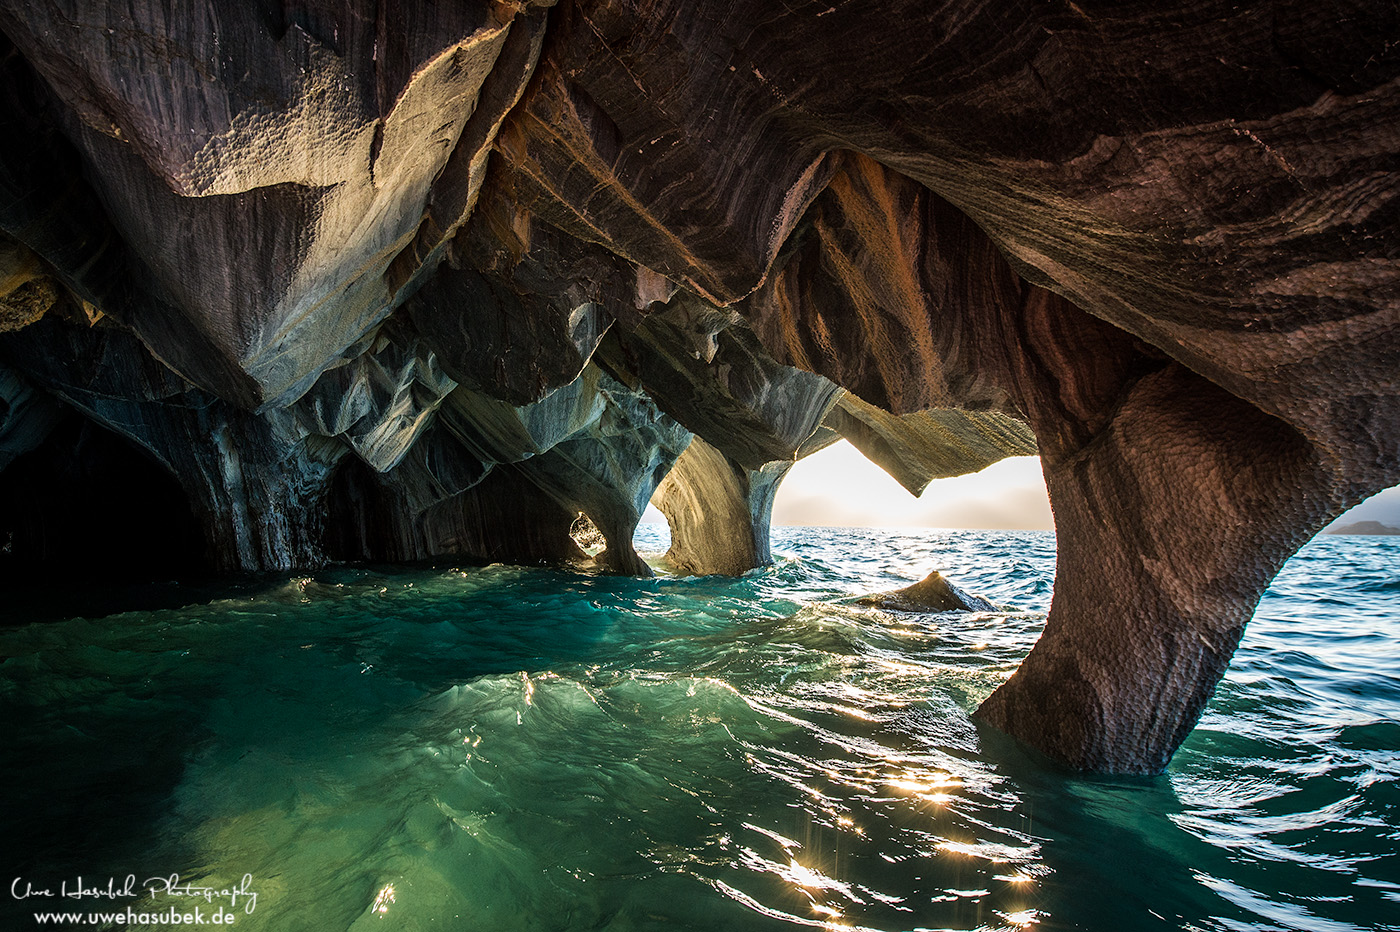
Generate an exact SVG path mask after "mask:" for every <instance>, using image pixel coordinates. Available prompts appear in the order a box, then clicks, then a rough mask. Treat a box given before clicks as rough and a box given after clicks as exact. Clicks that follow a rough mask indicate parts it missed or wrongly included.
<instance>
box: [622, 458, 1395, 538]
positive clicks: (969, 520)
mask: <svg viewBox="0 0 1400 932" xmlns="http://www.w3.org/2000/svg"><path fill="white" fill-rule="evenodd" d="M642 520H643V521H645V522H662V523H664V522H665V520H666V519H665V517H664V516H662V514H661V513H660V512H659V511H657V510H656V508H655V507H654V506H650V505H648V506H647V513H646V515H644V516H643V518H642ZM1366 520H1370V521H1380V522H1381V523H1383V524H1389V525H1391V526H1392V527H1400V487H1396V488H1393V489H1387V490H1386V491H1384V492H1381V493H1380V494H1379V495H1376V496H1375V497H1373V498H1371V499H1370V500H1368V501H1366V502H1364V503H1363V504H1361V505H1358V506H1357V507H1355V508H1353V509H1352V510H1351V511H1349V512H1347V513H1346V514H1344V515H1342V516H1341V517H1340V518H1338V519H1337V520H1336V522H1334V524H1337V525H1345V524H1351V523H1353V522H1356V521H1366ZM773 523H774V524H791V525H799V526H818V527H820V526H835V527H937V528H979V529H993V530H1010V529H1019V528H1024V529H1027V530H1051V529H1053V528H1054V526H1055V525H1054V521H1053V520H1052V519H1051V516H1050V501H1049V498H1048V497H1047V496H1046V494H1045V480H1044V478H1043V477H1042V476H1041V473H1040V458H1039V457H1035V456H1017V457H1012V458H1010V459H1005V460H1002V461H1001V462H1000V463H993V464H992V465H991V466H988V467H987V468H986V469H984V470H982V471H981V472H979V473H975V474H973V475H970V476H958V477H957V478H956V479H935V480H934V481H933V482H931V483H930V484H929V487H928V488H927V489H925V490H924V494H923V495H922V496H921V497H919V498H915V497H914V496H912V495H910V494H909V493H908V492H907V491H905V490H904V488H903V487H902V486H901V485H900V484H899V483H897V482H895V481H894V480H893V479H891V478H890V477H889V476H888V475H886V473H885V471H884V470H882V469H880V467H878V466H876V465H875V464H874V463H872V462H870V461H869V460H867V459H866V458H865V457H864V456H863V455H861V454H860V452H858V451H857V450H856V449H855V448H854V447H852V446H851V445H850V444H849V443H847V442H846V441H845V440H842V441H840V442H839V443H835V444H833V445H831V446H829V447H827V448H826V449H825V450H822V451H821V452H819V453H814V454H812V455H811V456H809V457H807V458H806V459H803V460H800V461H798V463H797V465H795V466H793V467H792V469H791V470H789V472H788V474H787V478H786V479H784V480H783V484H782V485H781V486H779V488H778V498H777V501H776V502H775V503H774V505H773Z"/></svg>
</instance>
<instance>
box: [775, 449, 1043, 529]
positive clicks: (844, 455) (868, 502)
mask: <svg viewBox="0 0 1400 932" xmlns="http://www.w3.org/2000/svg"><path fill="white" fill-rule="evenodd" d="M773 523H774V524H796V525H816V526H823V525H826V526H851V527H944V528H988V529H1010V528H1029V529H1036V530H1049V529H1051V528H1053V527H1054V522H1053V521H1052V520H1051V517H1050V502H1049V499H1048V498H1046V495H1045V480H1044V479H1043V478H1042V477H1041V474H1040V460H1039V458H1037V457H1034V456H1017V457H1012V458H1011V459H1005V460H1002V461H1001V462H1000V463H993V464H992V465H991V466H988V467H987V468H986V469H984V470H982V471H981V472H979V473H975V474H973V475H970V476H958V477H957V478H955V479H935V480H934V481H933V482H931V483H929V487H928V488H927V489H925V490H924V494H923V495H922V496H920V497H919V498H915V497H914V496H912V495H910V494H909V493H908V492H907V491H905V489H904V487H903V486H901V485H900V484H899V483H898V482H895V481H894V480H893V479H891V478H890V477H889V476H888V475H886V473H885V471H884V470H882V469H881V468H880V467H878V466H876V465H875V464H874V463H872V462H870V461H869V460H868V459H866V458H865V457H864V456H863V455H862V454H861V453H860V452H859V451H857V450H856V448H855V447H853V446H851V445H850V444H849V443H847V442H846V441H845V440H842V441H840V442H838V443H835V444H832V445H831V446H829V447H827V448H826V449H825V450H822V451H821V452H819V453H814V454H812V455H811V456H809V457H807V458H806V459H803V460H799V461H798V463H797V465H795V466H793V467H792V469H791V470H790V471H789V472H788V474H787V478H786V479H784V480H783V484H782V485H781V486H779V488H778V498H777V501H776V502H775V503H774V505H773Z"/></svg>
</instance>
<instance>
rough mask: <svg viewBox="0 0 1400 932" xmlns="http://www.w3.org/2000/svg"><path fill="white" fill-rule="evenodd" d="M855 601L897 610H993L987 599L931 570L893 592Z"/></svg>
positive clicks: (994, 607) (993, 606) (993, 607)
mask: <svg viewBox="0 0 1400 932" xmlns="http://www.w3.org/2000/svg"><path fill="white" fill-rule="evenodd" d="M856 604H857V605H874V606H876V607H878V608H887V609H891V610H893V611H897V612H995V611H997V610H998V609H997V607H996V606H995V605H993V604H992V603H991V602H988V601H987V600H986V599H984V598H982V597H981V596H978V595H973V594H972V593H970V592H964V591H962V590H961V589H959V588H958V587H957V586H955V585H953V584H952V583H950V582H948V580H946V579H944V578H943V574H942V573H940V572H938V570H934V571H933V572H932V573H929V574H928V575H927V576H925V577H924V578H923V579H921V580H919V581H918V582H916V583H914V585H912V586H905V587H904V588H903V589H895V590H894V591H893V592H877V593H875V594H874V595H867V596H865V597H863V598H860V599H857V600H856Z"/></svg>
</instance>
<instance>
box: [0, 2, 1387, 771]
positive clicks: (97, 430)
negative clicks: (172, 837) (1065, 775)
mask: <svg viewBox="0 0 1400 932" xmlns="http://www.w3.org/2000/svg"><path fill="white" fill-rule="evenodd" d="M1398 29H1400V23H1397V22H1396V13H1395V11H1394V10H1393V9H1391V8H1382V6H1381V5H1377V7H1376V8H1375V9H1372V10H1358V11H1353V12H1352V13H1349V14H1347V15H1345V16H1343V15H1341V14H1339V13H1335V12H1331V11H1329V10H1327V9H1325V8H1318V7H1316V6H1315V5H1308V4H1303V3H1276V4H1270V5H1268V6H1267V7H1261V8H1259V9H1257V10H1256V9H1242V8H1239V7H1237V6H1235V5H1231V4H1222V3H1206V4H1194V5H1182V6H1180V7H1171V8H1163V7H1161V6H1160V4H1129V5H1127V6H1123V5H1117V6H1115V7H1114V8H1113V9H1112V10H1111V11H1109V10H1104V11H1098V10H1095V9H1093V8H1092V7H1091V8H1081V7H1079V6H1075V5H1073V4H1070V5H1068V6H1066V7H1064V8H1063V9H1061V8H1059V7H1044V6H1040V7H1034V8H1031V7H1026V8H1016V9H1014V10H1009V9H1007V8H1006V7H1005V5H1004V4H990V3H989V4H982V5H973V6H968V5H966V4H962V5H938V4H933V5H929V4H926V3H911V2H889V3H882V4H879V5H878V6H877V7H875V8H871V7H870V5H848V6H841V5H839V4H838V5H836V6H831V5H829V4H805V5H804V4H797V5H787V6H784V7H782V8H781V10H771V9H768V8H767V7H766V6H764V5H762V4H759V5H753V6H752V7H744V8H731V6H730V5H725V6H723V7H719V6H717V5H715V4H713V3H708V2H687V3H665V2H663V3H660V4H647V5H645V6H644V7H643V6H638V5H636V4H632V3H628V2H608V0H600V2H593V0H578V2H573V0H563V2H559V3H557V4H554V3H537V2H517V3H489V4H488V3H458V4H448V5H440V4H431V3H407V4H402V5H395V4H390V5H388V6H387V7H386V6H385V5H383V4H377V5H369V4H357V3H353V2H352V3H350V4H348V5H346V4H339V5H333V6H325V7H322V6H321V5H319V4H311V5H305V4H297V5H287V6H283V5H280V4H273V5H271V6H269V5H267V4H262V5H254V6H246V7H243V6H238V5H232V6H230V5H226V4H219V3H212V2H211V3H207V4H206V3H196V4H193V5H185V6H182V7H181V8H180V10H178V11H176V12H175V13H173V14H172V13H171V12H170V11H169V10H168V9H166V7H165V6H164V5H161V4H147V3H142V2H137V3H132V4H124V5H121V6H120V7H118V6H115V5H113V6H108V5H106V4H102V3H85V4H79V5H78V6H77V7H76V8H70V7H67V6H61V5H59V4H53V3H17V2H3V3H0V124H3V126H4V132H3V133H2V134H0V140H2V141H0V330H3V331H4V332H3V333H0V402H3V404H0V470H3V471H0V533H3V535H4V540H5V546H6V553H5V554H4V557H3V559H4V561H5V563H6V565H7V566H8V567H9V569H10V570H11V571H17V572H31V571H33V570H35V569H37V568H42V567H44V566H46V565H57V564H60V563H62V562H63V561H64V560H67V559H70V558H71V557H72V556H73V555H74V554H86V555H88V556H89V557H92V556H93V555H94V554H100V555H101V558H102V559H104V560H106V559H108V557H109V555H110V560H111V562H113V563H115V564H118V565H123V566H128V567H141V568H143V569H145V570H146V571H149V572H154V573H169V572H174V571H176V570H179V569H182V568H188V567H190V566H191V565H194V566H202V567H205V568H213V569H218V570H262V569H287V568H293V567H313V566H318V565H322V564H324V563H325V562H327V561H330V560H413V559H421V558H427V557H433V556H437V555H446V554H451V555H454V556H465V557H474V558H477V559H481V560H491V561H505V562H553V561H569V560H576V561H577V560H585V559H591V560H592V561H594V562H596V563H597V564H598V565H599V566H601V567H603V568H606V569H609V570H612V571H616V572H621V573H632V574H644V573H647V572H649V570H648V568H647V566H646V564H645V562H644V561H642V560H641V559H640V558H639V557H638V556H637V554H636V553H635V551H634V550H633V546H632V532H633V530H634V529H635V527H636V524H637V522H638V520H639V518H640V515H641V513H642V511H643V510H644V508H645V507H646V505H647V503H648V501H654V502H655V503H656V504H657V505H658V507H660V508H661V509H662V510H663V511H664V512H665V513H666V514H667V516H668V518H669V519H670V521H671V524H672V528H673V535H672V538H673V542H674V544H673V552H672V555H671V556H672V562H673V564H674V565H676V566H678V567H681V568H683V569H685V570H686V571H689V572H694V573H710V572H722V573H738V572H743V571H745V570H747V569H750V568H752V567H753V566H755V565H758V564H761V563H762V562H764V561H765V560H767V559H768V553H769V547H768V522H769V511H770V509H771V505H772V501H773V495H774V493H775V491H776V489H777V487H778V484H779V483H780V482H781V479H782V476H783V474H784V472H785V471H786V469H787V468H788V466H789V465H790V464H791V463H792V462H794V461H795V459H797V458H799V457H801V456H803V455H806V454H808V453H810V452H812V451H814V450H817V449H820V448H821V447H822V446H824V445H826V444H829V443H831V442H833V441H835V440H836V439H839V438H841V437H844V438H847V439H849V440H850V441H851V442H852V443H853V444H854V445H855V446H856V447H857V448H859V449H860V450H862V451H863V452H864V453H865V454H866V455H867V456H869V457H870V458H871V459H873V460H874V461H875V462H877V463H879V464H880V465H881V466H882V467H884V468H885V469H886V470H887V471H889V472H890V474H891V475H893V476H895V477H896V478H897V479H898V480H899V481H900V482H901V483H902V484H903V485H905V486H906V487H907V488H909V489H910V490H911V491H918V490H921V489H922V488H923V487H924V486H925V485H926V484H927V483H928V482H929V481H930V480H931V479H932V478H935V477H940V476H950V475H958V474H962V473H966V472H971V471H975V470H977V469H980V468H982V467H983V466H986V465H988V464H990V463H992V462H995V461H997V460H998V459H1001V458H1003V457H1006V456H1011V455H1018V454H1026V453H1033V452H1038V453H1039V454H1040V456H1041V458H1042V461H1043V463H1044V468H1045V472H1046V478H1047V484H1048V486H1049V489H1050V494H1051V500H1052V503H1053V506H1054V511H1055V517H1056V522H1057V525H1058V531H1059V540H1060V554H1059V566H1058V572H1057V581H1056V594H1055V600H1054V607H1053V609H1052V612H1051V615H1050V621H1049V624H1048V625H1047V627H1046V630H1045V634H1044V636H1043V637H1042V638H1041V640H1040V642H1039V644H1038V645H1037V646H1036V648H1035V649H1034V651H1032V653H1031V654H1030V656H1029V657H1028V658H1027V659H1026V661H1025V663H1024V664H1023V665H1022V667H1021V669H1020V671H1019V672H1018V673H1017V674H1016V675H1015V676H1013V677H1012V678H1011V679H1010V680H1009V681H1008V682H1007V683H1006V684H1005V685H1004V686H1003V687H1002V688H1001V689H1000V690H998V691H997V692H996V693H995V694H993V695H992V696H991V698H990V699H988V701H987V702H986V704H984V705H983V707H982V709H981V710H980V712H979V715H981V716H982V717H983V718H984V719H986V720H987V721H988V722H991V723H992V724H995V725H997V726H998V727H1000V728H1003V729H1005V730H1007V731H1010V732H1011V733H1013V734H1015V735H1017V736H1019V737H1021V738H1023V739H1024V740H1026V741H1028V742H1030V743H1032V744H1034V745H1035V746H1037V747H1039V748H1040V749H1042V750H1044V751H1046V752H1047V753H1049V754H1051V755H1052V756H1054V757H1057V758H1059V759H1061V760H1063V761H1065V762H1067V763H1069V764H1071V765H1073V766H1077V767H1085V768H1093V769H1105V770H1120V771H1155V770H1159V769H1161V768H1162V767H1164V766H1165V764H1166V761H1167V760H1168V759H1169V757H1170V755H1171V753H1172V752H1173V751H1174V750H1175V748H1176V747H1177V746H1178V745H1179V744H1180V742H1181V740H1182V739H1183V738H1184V737H1185V735H1186V733H1187V732H1188V731H1189V730H1190V729H1191V727H1192V726H1193V725H1194V723H1195V721H1196V719H1197V717H1198V716H1199V714H1200V711H1201V708H1202V707H1203V705H1204V703H1205V701H1206V699H1207V698H1208V697H1209V695H1210V693H1211V690H1212V689H1213V688H1214V685H1215V683H1216V682H1217V681H1218V679H1219V677H1220V675H1221V673H1222V672H1223V670H1224V668H1225V665H1226V663H1227V662H1228V660H1229V657H1230V655H1231V653H1232V651H1233V650H1234V647H1235V645H1236V643H1237V642H1238V640H1239V637H1240V634H1241V632H1242V631H1243V627H1244V624H1245V622H1246V621H1247V620H1248V618H1249V616H1250V614H1251V612H1252V611H1253V608H1254V605H1255V603H1256V602H1257V601H1258V599H1259V596H1260V594H1261V593H1262V592H1263V590H1264V588H1265V586H1267V584H1268V582H1269V580H1270V579H1271V578H1272V577H1273V575H1274V574H1275V573H1276V572H1277V570H1278V568H1279V567H1280V566H1281V565H1282V563H1283V561H1284V560H1285V559H1287V557H1288V556H1289V555H1290V554H1291V553H1293V552H1294V551H1295V550H1296V549H1297V548H1298V547H1299V546H1300V545H1301V544H1302V543H1303V542H1304V541H1306V540H1307V539H1308V538H1309V537H1311V536H1312V535H1313V534H1314V533H1316V532H1317V531H1318V530H1319V529H1320V528H1322V527H1323V526H1324V525H1326V524H1327V523H1328V522H1329V521H1331V520H1332V519H1333V518H1335V517H1336V516H1337V515H1339V514H1341V513H1342V512H1343V511H1344V510H1346V509H1347V508H1348V507H1350V506H1351V505H1353V504H1355V503H1357V502H1358V501H1360V500H1361V499H1363V498H1364V497H1366V496H1367V495H1369V494H1371V493H1374V492H1375V491H1378V490H1380V489H1382V488H1386V487H1388V486H1390V485H1392V484H1394V483H1395V482H1396V481H1397V480H1400V407H1397V391H1398V389H1397V385H1396V382H1395V379H1394V365H1395V360H1396V358H1397V356H1400V345H1398V344H1397V334H1398V333H1400V315H1398V314H1397V300H1398V296H1397V290H1396V282H1397V281H1400V262H1397V243H1400V235H1397V234H1398V233H1400V231H1397V218H1400V210H1397V207H1400V185H1397V183H1396V180H1397V177H1398V176H1397V171H1396V170H1397V163H1396V159H1397V157H1400V129H1397V127H1400V119H1397V117H1398V116H1400V113H1398V112H1397V111H1400V87H1397V84H1396V80H1397V77H1400V46H1396V45H1394V43H1389V42H1388V41H1387V37H1389V36H1394V35H1396V34H1397V30H1398ZM95 477H106V479H105V480H104V481H105V482H108V483H109V484H110V485H112V486H114V488H112V489H111V490H110V491H109V490H107V489H105V488H103V487H102V485H101V484H99V483H98V480H97V478H95ZM836 494H841V493H840V492H839V491H838V492H837V493H836ZM116 499H120V504H117V503H116V502H115V500H116ZM580 514H583V515H586V516H587V517H588V518H589V519H590V521H591V523H592V525H593V526H595V527H596V528H597V530H598V532H599V533H600V534H601V535H602V537H603V539H604V541H605V544H604V546H603V547H602V549H601V550H600V551H599V552H598V553H597V554H596V555H595V556H592V557H589V556H588V555H587V554H585V553H584V552H583V551H582V550H581V549H580V548H579V547H578V545H577V544H575V543H574V541H573V539H572V538H571V537H570V533H569V532H570V528H571V527H572V526H573V525H574V522H575V521H576V519H577V518H578V516H579V515H580ZM142 516H144V517H142ZM95 527H101V528H104V530H102V531H101V532H100V533H95V532H94V530H93V529H94V528H95Z"/></svg>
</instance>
